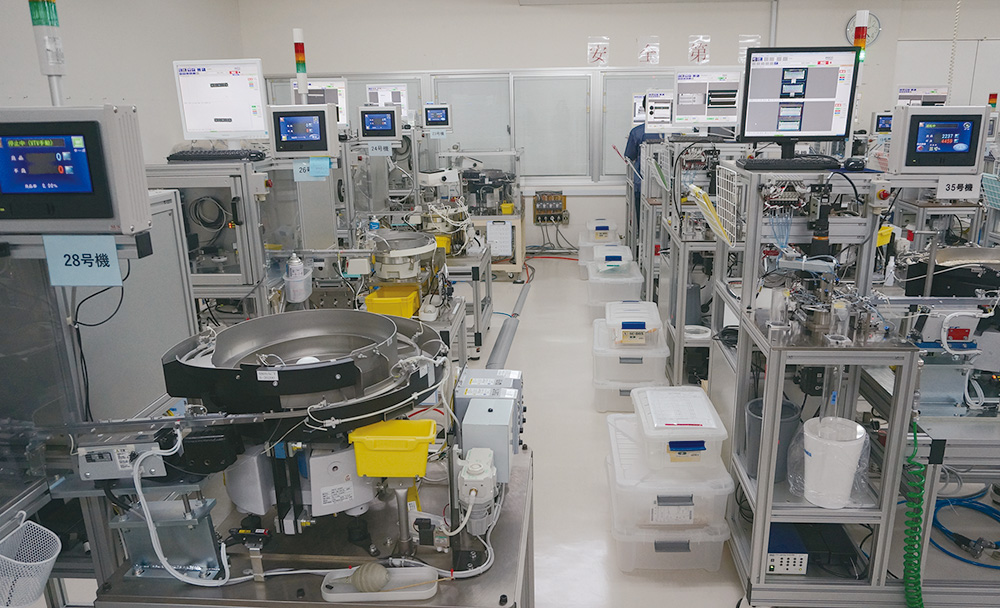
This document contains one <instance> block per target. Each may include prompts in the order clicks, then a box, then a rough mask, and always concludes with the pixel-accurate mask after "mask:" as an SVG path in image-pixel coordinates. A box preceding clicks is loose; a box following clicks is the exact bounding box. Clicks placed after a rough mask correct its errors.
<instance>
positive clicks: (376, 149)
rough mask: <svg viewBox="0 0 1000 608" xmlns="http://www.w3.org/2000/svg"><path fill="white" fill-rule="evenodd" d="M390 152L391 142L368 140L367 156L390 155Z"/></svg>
mask: <svg viewBox="0 0 1000 608" xmlns="http://www.w3.org/2000/svg"><path fill="white" fill-rule="evenodd" d="M391 154H392V144H390V143H389V142H382V141H370V142H368V155H369V156H390V155H391Z"/></svg>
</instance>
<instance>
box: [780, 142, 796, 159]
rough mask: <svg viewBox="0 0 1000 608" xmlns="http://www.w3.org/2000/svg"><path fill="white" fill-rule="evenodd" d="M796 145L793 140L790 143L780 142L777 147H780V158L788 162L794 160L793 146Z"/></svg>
mask: <svg viewBox="0 0 1000 608" xmlns="http://www.w3.org/2000/svg"><path fill="white" fill-rule="evenodd" d="M796 143H798V142H796V141H795V140H792V141H780V142H778V145H779V146H781V158H782V159H785V160H788V159H791V158H795V144H796Z"/></svg>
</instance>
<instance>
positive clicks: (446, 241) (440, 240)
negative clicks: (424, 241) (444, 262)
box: [434, 234, 451, 253]
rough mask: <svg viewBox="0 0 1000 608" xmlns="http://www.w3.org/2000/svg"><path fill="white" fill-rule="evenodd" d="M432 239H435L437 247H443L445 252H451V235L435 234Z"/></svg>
mask: <svg viewBox="0 0 1000 608" xmlns="http://www.w3.org/2000/svg"><path fill="white" fill-rule="evenodd" d="M434 240H435V241H437V246H438V249H444V250H445V251H446V252H448V253H451V235H448V234H435V235H434Z"/></svg>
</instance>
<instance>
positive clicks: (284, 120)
mask: <svg viewBox="0 0 1000 608" xmlns="http://www.w3.org/2000/svg"><path fill="white" fill-rule="evenodd" d="M322 134H323V131H322V130H321V125H320V118H319V115H318V114H313V115H311V116H309V115H306V116H279V117H278V138H279V139H280V140H281V141H318V140H319V139H320V138H322V137H323V135H322Z"/></svg>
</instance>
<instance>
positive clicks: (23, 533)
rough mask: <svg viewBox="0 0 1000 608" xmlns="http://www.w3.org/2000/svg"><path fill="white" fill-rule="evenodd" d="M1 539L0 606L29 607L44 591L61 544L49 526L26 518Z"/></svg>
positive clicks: (22, 515) (21, 514)
mask: <svg viewBox="0 0 1000 608" xmlns="http://www.w3.org/2000/svg"><path fill="white" fill-rule="evenodd" d="M18 515H19V516H20V518H21V523H20V524H19V525H18V526H17V528H16V529H15V530H14V531H13V532H11V533H10V534H8V535H7V536H5V537H4V538H3V539H2V540H0V605H3V606H27V605H29V604H33V603H34V602H36V601H37V600H38V599H39V598H40V597H42V593H43V592H44V591H45V584H46V582H48V580H49V574H51V573H52V566H53V565H55V562H56V558H57V557H59V551H61V550H62V543H61V542H60V541H59V537H58V536H56V534H55V533H54V532H52V531H51V530H49V529H48V528H44V527H42V526H40V525H38V524H36V523H35V522H33V521H26V514H25V513H24V511H19V512H18Z"/></svg>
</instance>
